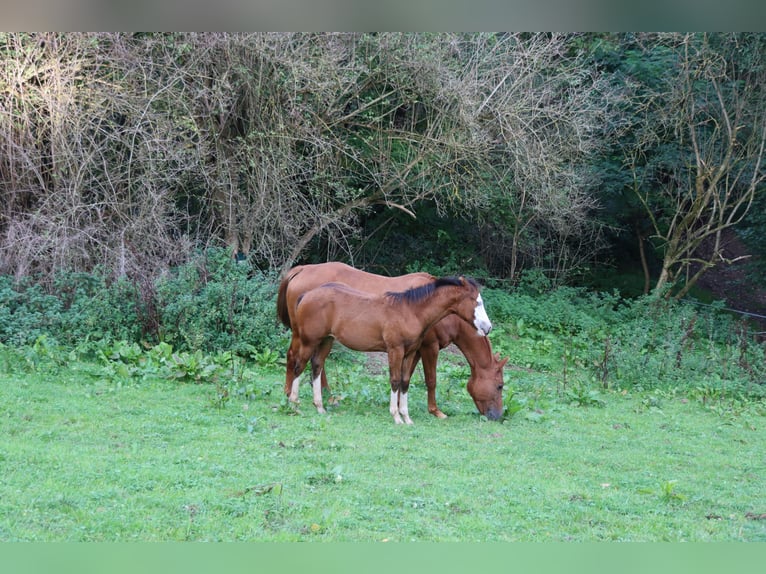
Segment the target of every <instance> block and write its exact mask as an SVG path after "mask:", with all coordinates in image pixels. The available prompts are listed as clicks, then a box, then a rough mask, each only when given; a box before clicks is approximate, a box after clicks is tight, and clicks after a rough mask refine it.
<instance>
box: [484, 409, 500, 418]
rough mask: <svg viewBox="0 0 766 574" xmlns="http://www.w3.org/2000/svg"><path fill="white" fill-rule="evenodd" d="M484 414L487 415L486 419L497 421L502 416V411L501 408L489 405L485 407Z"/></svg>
mask: <svg viewBox="0 0 766 574" xmlns="http://www.w3.org/2000/svg"><path fill="white" fill-rule="evenodd" d="M484 416H485V417H487V419H488V420H491V421H499V420H500V419H501V418H502V416H503V411H502V409H496V408H494V407H490V408H488V409H487V412H485V413H484Z"/></svg>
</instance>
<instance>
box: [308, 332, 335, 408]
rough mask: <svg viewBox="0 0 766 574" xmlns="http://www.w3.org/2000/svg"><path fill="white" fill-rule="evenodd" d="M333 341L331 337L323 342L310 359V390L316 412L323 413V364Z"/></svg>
mask: <svg viewBox="0 0 766 574" xmlns="http://www.w3.org/2000/svg"><path fill="white" fill-rule="evenodd" d="M332 343H333V340H332V338H331V337H328V338H326V339H325V340H323V341H322V342H321V343H320V344H319V347H317V350H316V351H314V354H313V355H312V357H311V388H312V390H313V391H314V406H315V407H316V408H317V412H319V413H325V412H326V411H325V410H324V405H323V404H322V375H323V374H324V362H325V359H327V355H329V354H330V351H331V350H332Z"/></svg>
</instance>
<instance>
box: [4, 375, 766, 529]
mask: <svg viewBox="0 0 766 574" xmlns="http://www.w3.org/2000/svg"><path fill="white" fill-rule="evenodd" d="M330 362H332V361H328V365H329V363H330ZM336 364H337V365H338V366H335V367H330V368H331V369H332V370H331V371H330V380H331V382H332V384H333V385H334V387H335V388H336V390H337V391H338V392H339V394H341V396H342V398H341V400H340V401H339V403H338V404H337V405H334V406H331V407H329V412H328V414H327V415H324V416H323V415H318V414H317V413H316V412H315V410H314V409H313V407H312V406H311V404H310V391H309V389H308V388H306V387H303V388H302V389H301V397H302V401H303V404H302V406H301V409H300V411H301V412H295V411H294V410H293V409H291V408H290V407H288V406H286V405H285V403H284V400H283V397H282V392H281V386H282V380H283V379H282V373H281V371H280V370H279V369H278V368H277V367H272V368H267V369H263V370H260V371H256V373H257V374H256V378H255V383H254V386H253V387H251V388H249V389H248V390H247V392H242V393H236V392H231V393H230V394H229V395H227V396H226V397H225V400H224V399H223V398H222V395H221V393H220V392H221V387H220V385H219V386H218V387H216V385H213V384H194V383H179V382H175V381H168V380H164V379H161V378H158V377H144V378H139V379H130V378H128V379H125V380H124V381H122V380H120V379H117V378H114V377H104V376H102V374H101V371H100V370H99V369H98V368H96V367H95V366H93V365H89V364H87V363H81V362H74V363H72V364H70V365H69V366H67V367H63V368H60V369H56V370H53V371H50V372H30V373H23V374H22V373H19V372H15V373H14V374H0V468H2V472H1V473H0V540H3V541H19V540H23V541H124V540H139V541H176V540H200V541H201V540H221V541H233V540H259V541H296V540H331V541H387V540H388V541H409V540H419V541H550V540H555V541H570V540H573V541H597V540H632V541H766V480H764V477H765V476H766V418H765V416H764V413H765V410H766V409H764V405H763V404H761V403H757V402H745V403H742V402H735V401H730V400H719V401H718V402H714V403H709V402H707V403H706V404H703V402H702V401H701V400H700V399H699V398H695V397H689V396H686V395H684V394H683V393H680V392H679V393H674V392H667V391H666V392H657V391H655V392H654V393H651V394H650V393H629V392H621V391H604V392H601V394H600V395H598V397H597V398H598V400H594V401H592V403H591V404H590V406H581V405H580V406H578V405H577V404H572V403H571V402H569V400H568V399H566V398H565V395H564V394H563V393H562V392H561V389H559V388H558V384H557V383H556V382H555V381H553V380H552V379H551V378H550V377H549V376H547V375H543V374H535V373H527V372H522V371H512V370H509V371H507V372H506V382H507V386H508V387H509V388H512V389H513V390H514V392H515V394H514V395H513V399H514V400H515V404H516V406H517V407H518V408H519V410H518V412H516V413H515V414H514V415H513V416H512V417H510V418H509V419H507V420H506V421H505V422H504V423H502V424H501V423H496V422H489V421H487V420H485V419H483V418H482V417H480V416H479V415H478V413H477V412H476V411H475V408H474V406H473V403H472V402H471V400H470V397H469V396H468V394H467V393H466V392H465V390H464V388H463V386H462V382H460V381H461V380H462V379H461V377H460V373H461V369H460V367H454V366H452V367H451V366H450V365H449V364H446V362H445V365H444V367H443V368H444V369H450V368H452V369H453V371H454V373H457V375H454V373H453V371H449V370H447V371H445V373H444V374H443V375H442V380H443V382H441V383H440V386H439V389H438V392H439V400H440V406H441V407H442V409H443V410H444V411H445V412H447V413H448V414H449V415H450V417H449V418H448V419H446V420H437V419H435V418H433V417H431V416H430V415H429V414H428V413H427V410H426V406H425V390H424V389H423V386H422V383H421V382H420V379H417V380H416V381H415V384H414V387H413V389H412V392H411V397H412V398H411V400H410V413H411V414H412V415H413V420H414V421H415V424H414V425H413V426H409V427H407V426H395V425H394V424H393V422H392V419H391V416H390V415H389V414H388V407H387V404H388V388H387V382H386V381H385V375H376V374H371V373H370V372H369V370H368V369H367V368H366V367H365V366H364V365H362V364H361V362H357V363H352V362H346V361H336ZM451 373H452V374H451ZM233 388H234V387H232V389H233ZM509 392H510V391H509ZM594 396H595V395H594ZM599 401H602V402H603V403H602V406H598V404H596V403H598V402H599ZM509 402H510V401H509V400H508V398H507V399H506V403H507V404H508V403H509Z"/></svg>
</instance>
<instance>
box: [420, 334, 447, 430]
mask: <svg viewBox="0 0 766 574" xmlns="http://www.w3.org/2000/svg"><path fill="white" fill-rule="evenodd" d="M419 354H420V358H421V359H422V360H423V376H424V377H425V380H426V392H427V393H428V412H429V413H431V414H432V415H434V416H435V417H437V418H440V419H446V418H447V415H445V414H444V413H443V412H441V411H440V410H439V407H438V406H436V362H437V360H438V358H439V345H438V343H437V344H436V345H423V346H421V347H420V351H419ZM413 370H414V369H413Z"/></svg>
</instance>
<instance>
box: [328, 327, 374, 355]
mask: <svg viewBox="0 0 766 574" xmlns="http://www.w3.org/2000/svg"><path fill="white" fill-rule="evenodd" d="M332 336H333V337H334V338H335V340H336V341H338V342H339V343H340V344H341V345H343V346H344V347H348V348H349V349H351V350H353V351H362V352H365V353H369V352H373V351H385V350H386V343H385V341H384V339H383V333H382V332H381V330H380V328H379V327H378V326H377V325H376V324H374V323H368V322H366V321H364V320H362V319H357V320H355V321H353V322H346V323H344V324H343V325H340V324H338V325H335V326H334V328H333V332H332Z"/></svg>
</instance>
